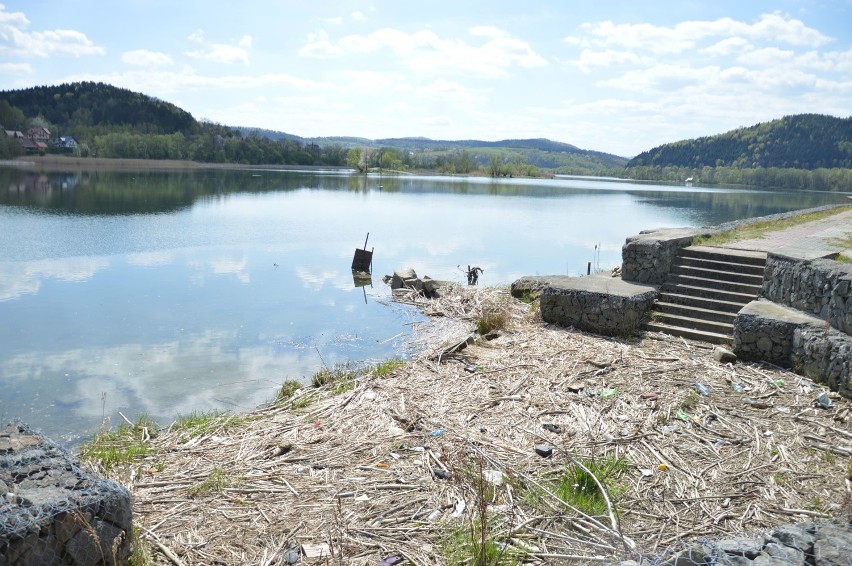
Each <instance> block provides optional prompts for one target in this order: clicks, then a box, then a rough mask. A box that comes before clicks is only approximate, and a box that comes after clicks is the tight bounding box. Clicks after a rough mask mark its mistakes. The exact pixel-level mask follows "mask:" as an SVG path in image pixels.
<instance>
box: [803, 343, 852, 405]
mask: <svg viewBox="0 0 852 566" xmlns="http://www.w3.org/2000/svg"><path fill="white" fill-rule="evenodd" d="M791 361H792V366H793V370H795V371H796V373H799V374H802V375H804V376H806V377H810V378H811V379H813V380H814V381H816V382H818V383H824V384H825V385H827V386H828V388H829V389H831V390H832V391H837V392H838V393H840V394H841V395H843V396H844V397H847V398H849V399H852V385H850V380H852V337H850V336H849V335H848V334H845V333H843V332H840V331H838V330H835V329H833V328H828V329H826V328H825V327H824V326H823V328H820V327H819V326H804V327H801V328H797V329H796V331H795V333H794V335H793V351H792V354H791Z"/></svg>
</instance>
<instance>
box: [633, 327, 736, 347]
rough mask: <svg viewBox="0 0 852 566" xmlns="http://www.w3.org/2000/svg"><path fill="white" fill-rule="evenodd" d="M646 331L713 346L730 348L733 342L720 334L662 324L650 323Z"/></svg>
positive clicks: (730, 338) (729, 337) (728, 337)
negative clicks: (708, 343) (720, 345)
mask: <svg viewBox="0 0 852 566" xmlns="http://www.w3.org/2000/svg"><path fill="white" fill-rule="evenodd" d="M645 330H647V331H650V332H663V333H665V334H668V335H669V336H681V337H683V338H689V339H690V340H700V341H701V342H710V343H711V344H724V345H728V346H730V345H731V343H732V342H733V339H732V337H731V336H728V335H726V334H719V333H716V332H706V331H702V330H693V329H691V328H681V327H678V326H672V325H669V324H665V323H662V322H654V321H652V322H649V323H647V324H646V325H645Z"/></svg>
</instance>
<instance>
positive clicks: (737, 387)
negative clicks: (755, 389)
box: [731, 382, 745, 393]
mask: <svg viewBox="0 0 852 566" xmlns="http://www.w3.org/2000/svg"><path fill="white" fill-rule="evenodd" d="M731 388H732V389H733V390H734V391H736V392H737V393H742V392H743V391H745V386H744V385H743V384H742V383H736V382H732V383H731Z"/></svg>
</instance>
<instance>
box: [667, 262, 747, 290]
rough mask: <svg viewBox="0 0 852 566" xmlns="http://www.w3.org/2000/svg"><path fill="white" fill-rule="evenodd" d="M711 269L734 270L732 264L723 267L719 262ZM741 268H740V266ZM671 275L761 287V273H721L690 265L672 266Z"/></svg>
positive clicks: (716, 270) (719, 270)
mask: <svg viewBox="0 0 852 566" xmlns="http://www.w3.org/2000/svg"><path fill="white" fill-rule="evenodd" d="M713 263H714V264H715V265H713V267H731V269H735V266H734V264H726V265H723V264H721V263H720V262H713ZM740 267H742V266H740ZM671 273H675V274H677V275H687V276H690V277H700V278H702V279H713V280H714V281H726V282H730V283H745V284H747V285H757V286H761V287H762V286H763V272H762V271H761V272H760V274H751V273H742V272H739V271H735V270H734V271H723V270H721V269H708V268H707V267H696V266H692V265H673V266H672V270H671Z"/></svg>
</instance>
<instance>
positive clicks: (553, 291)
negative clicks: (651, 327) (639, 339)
mask: <svg viewBox="0 0 852 566" xmlns="http://www.w3.org/2000/svg"><path fill="white" fill-rule="evenodd" d="M538 283H539V285H540V286H539V289H541V298H540V305H541V317H542V319H543V320H544V321H545V322H550V323H555V324H559V325H560V326H565V327H574V328H577V329H580V330H585V331H587V332H594V333H595V334H601V335H604V336H628V335H630V334H633V333H634V332H636V331H638V330H639V326H640V324H641V323H642V321H643V320H644V318H645V317H646V316H647V313H648V311H650V309H651V306H652V305H653V304H654V299H656V297H657V289H656V287H653V286H650V285H637V284H634V283H627V282H625V281H622V280H621V279H617V278H612V277H604V276H587V277H568V276H552V277H547V278H539V281H538Z"/></svg>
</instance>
